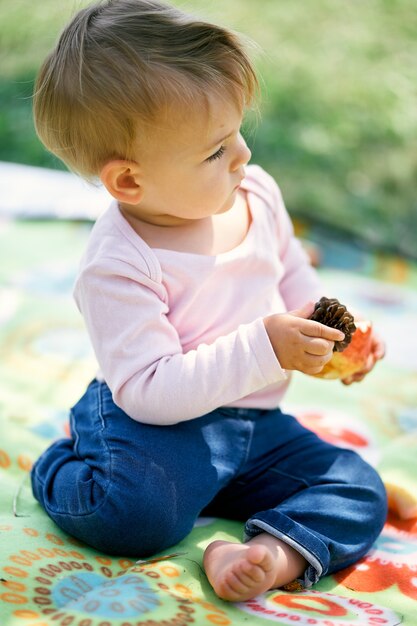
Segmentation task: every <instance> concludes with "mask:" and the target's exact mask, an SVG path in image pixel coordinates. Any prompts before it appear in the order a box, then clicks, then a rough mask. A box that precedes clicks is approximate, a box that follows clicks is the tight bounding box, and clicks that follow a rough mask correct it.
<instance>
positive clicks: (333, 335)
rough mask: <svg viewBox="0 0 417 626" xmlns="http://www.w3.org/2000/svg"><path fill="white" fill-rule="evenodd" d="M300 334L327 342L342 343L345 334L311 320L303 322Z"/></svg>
mask: <svg viewBox="0 0 417 626" xmlns="http://www.w3.org/2000/svg"><path fill="white" fill-rule="evenodd" d="M301 332H302V333H303V335H306V336H307V337H320V338H321V339H327V341H343V339H344V338H345V334H344V333H342V331H341V330H338V329H337V328H331V327H330V326H325V325H324V324H320V322H314V321H313V320H303V323H302V326H301Z"/></svg>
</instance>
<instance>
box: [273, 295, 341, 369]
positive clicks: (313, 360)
mask: <svg viewBox="0 0 417 626" xmlns="http://www.w3.org/2000/svg"><path fill="white" fill-rule="evenodd" d="M313 310H314V303H312V302H309V303H308V304H306V305H305V306H303V307H302V308H301V309H298V310H296V311H290V312H289V313H283V314H276V315H270V316H269V317H265V318H264V324H265V329H266V332H267V333H268V337H269V340H270V342H271V344H272V347H273V349H274V352H275V355H276V357H277V359H278V361H279V363H280V365H281V367H282V368H283V369H287V370H298V371H300V372H304V374H318V373H319V372H320V371H321V370H322V369H323V367H324V365H325V364H326V363H327V362H328V361H330V359H331V358H332V354H333V346H334V342H335V341H342V340H343V338H344V334H343V333H342V332H341V331H340V330H337V329H336V328H330V327H329V326H325V325H324V324H320V323H319V322H314V321H312V320H309V319H308V317H309V316H310V315H311V314H312V312H313Z"/></svg>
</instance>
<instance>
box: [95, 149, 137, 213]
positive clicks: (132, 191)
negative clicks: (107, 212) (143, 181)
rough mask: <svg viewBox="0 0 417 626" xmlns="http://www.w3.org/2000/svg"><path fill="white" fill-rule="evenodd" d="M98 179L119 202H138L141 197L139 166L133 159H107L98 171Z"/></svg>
mask: <svg viewBox="0 0 417 626" xmlns="http://www.w3.org/2000/svg"><path fill="white" fill-rule="evenodd" d="M100 180H101V182H102V183H103V185H104V186H105V187H106V189H107V191H108V192H109V193H110V194H111V195H112V196H113V198H116V200H119V202H123V203H125V204H139V202H140V201H141V199H142V195H143V192H142V187H141V185H140V167H139V165H138V163H136V162H135V161H124V160H122V159H117V160H114V161H109V162H108V163H106V165H104V166H103V168H102V170H101V172H100Z"/></svg>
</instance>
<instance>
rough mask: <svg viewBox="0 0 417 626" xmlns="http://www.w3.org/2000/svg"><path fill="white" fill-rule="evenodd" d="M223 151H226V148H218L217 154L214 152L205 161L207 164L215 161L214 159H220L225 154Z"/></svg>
mask: <svg viewBox="0 0 417 626" xmlns="http://www.w3.org/2000/svg"><path fill="white" fill-rule="evenodd" d="M225 150H226V146H220V148H219V149H218V150H217V152H215V153H214V154H212V155H211V156H209V157H208V159H206V161H207V163H210V162H211V161H215V160H216V159H221V157H222V156H223V154H224V153H225Z"/></svg>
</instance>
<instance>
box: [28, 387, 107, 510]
mask: <svg viewBox="0 0 417 626" xmlns="http://www.w3.org/2000/svg"><path fill="white" fill-rule="evenodd" d="M97 384H98V389H97V411H98V414H99V418H100V422H101V426H102V431H104V429H105V422H104V418H103V412H102V406H103V402H102V384H101V383H99V382H97ZM103 439H104V438H103ZM105 446H106V448H107V454H108V456H109V479H108V480H107V482H106V487H105V489H103V492H104V497H103V498H102V500H101V502H100V504H98V505H97V506H96V507H95V508H94V509H92V510H91V511H88V513H68V512H66V511H62V512H59V511H55V510H53V509H51V507H49V506H48V504H47V503H45V504H44V506H45V509H46V510H47V511H50V512H51V514H52V515H54V516H58V515H62V516H64V517H68V516H69V517H72V518H73V517H88V516H89V515H93V514H95V513H97V511H98V510H99V509H100V508H101V507H102V506H104V505H105V503H106V501H107V499H108V494H109V490H110V487H111V482H112V481H111V476H112V455H111V452H110V447H109V445H108V444H107V442H105ZM84 462H85V461H84ZM40 482H42V481H40Z"/></svg>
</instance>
